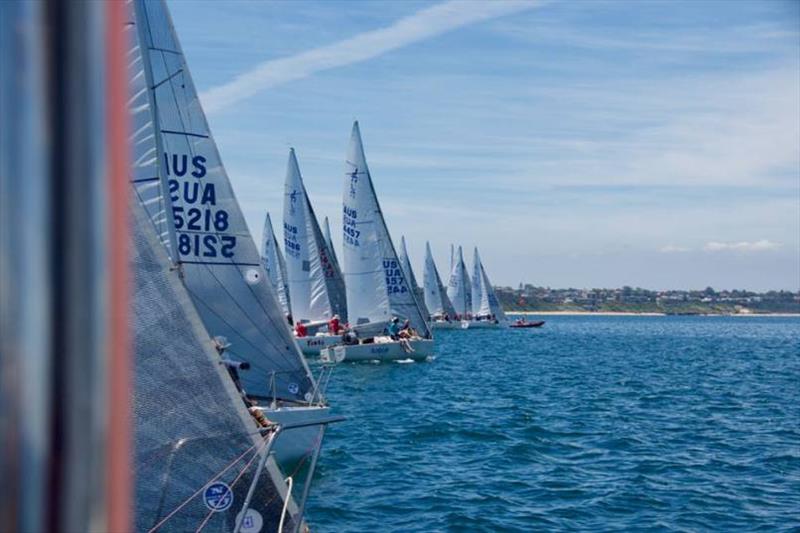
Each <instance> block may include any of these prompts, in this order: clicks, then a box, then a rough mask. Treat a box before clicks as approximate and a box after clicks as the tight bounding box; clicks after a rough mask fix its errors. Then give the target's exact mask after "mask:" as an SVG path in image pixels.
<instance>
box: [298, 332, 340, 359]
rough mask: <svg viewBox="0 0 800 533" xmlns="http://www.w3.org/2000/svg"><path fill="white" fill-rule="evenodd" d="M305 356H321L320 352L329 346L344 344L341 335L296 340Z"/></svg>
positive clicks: (316, 336) (315, 336)
mask: <svg viewBox="0 0 800 533" xmlns="http://www.w3.org/2000/svg"><path fill="white" fill-rule="evenodd" d="M295 340H296V341H297V345H298V346H299V347H300V351H301V352H303V355H319V353H320V351H321V350H323V349H324V348H328V347H329V346H335V345H336V344H341V343H342V336H341V335H314V336H313V337H297V338H296V339H295Z"/></svg>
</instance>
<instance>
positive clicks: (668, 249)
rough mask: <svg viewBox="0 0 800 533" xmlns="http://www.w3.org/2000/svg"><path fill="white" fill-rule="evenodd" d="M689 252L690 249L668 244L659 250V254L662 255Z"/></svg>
mask: <svg viewBox="0 0 800 533" xmlns="http://www.w3.org/2000/svg"><path fill="white" fill-rule="evenodd" d="M691 251H692V250H691V248H686V247H683V246H675V245H673V244H668V245H666V246H664V247H662V248H661V249H660V250H659V252H661V253H662V254H679V253H684V252H691Z"/></svg>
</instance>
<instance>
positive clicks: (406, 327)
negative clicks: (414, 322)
mask: <svg viewBox="0 0 800 533" xmlns="http://www.w3.org/2000/svg"><path fill="white" fill-rule="evenodd" d="M397 336H398V337H400V338H401V339H410V338H412V337H418V336H419V335H418V334H417V332H416V331H414V328H412V327H411V321H410V320H409V319H406V321H405V322H403V327H402V328H401V329H400V331H399V332H398V333H397Z"/></svg>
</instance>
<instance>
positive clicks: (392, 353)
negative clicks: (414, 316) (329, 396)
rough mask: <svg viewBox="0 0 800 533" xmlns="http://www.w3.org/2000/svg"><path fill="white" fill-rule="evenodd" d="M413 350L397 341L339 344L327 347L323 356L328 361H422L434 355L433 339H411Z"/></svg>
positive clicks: (322, 353)
mask: <svg viewBox="0 0 800 533" xmlns="http://www.w3.org/2000/svg"><path fill="white" fill-rule="evenodd" d="M410 344H411V348H412V349H413V350H414V351H413V352H410V353H409V352H407V351H405V350H404V349H403V346H402V345H401V344H400V343H399V342H397V341H388V342H375V343H370V344H352V345H339V346H334V347H331V348H326V349H324V350H323V351H322V352H321V354H320V355H321V358H322V360H323V361H325V362H328V363H340V362H344V361H351V362H358V361H404V360H407V359H413V360H415V361H422V360H425V359H427V358H428V357H430V356H432V355H433V348H434V344H433V340H429V339H418V340H412V341H410Z"/></svg>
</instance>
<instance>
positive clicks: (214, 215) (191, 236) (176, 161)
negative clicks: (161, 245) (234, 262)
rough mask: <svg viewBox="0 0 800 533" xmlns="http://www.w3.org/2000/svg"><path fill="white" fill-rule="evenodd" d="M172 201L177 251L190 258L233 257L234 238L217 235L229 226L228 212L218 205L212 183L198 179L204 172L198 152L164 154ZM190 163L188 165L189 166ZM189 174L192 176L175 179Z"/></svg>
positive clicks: (234, 248) (204, 160) (203, 161)
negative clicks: (195, 153) (189, 154)
mask: <svg viewBox="0 0 800 533" xmlns="http://www.w3.org/2000/svg"><path fill="white" fill-rule="evenodd" d="M164 158H165V160H166V165H167V176H175V178H171V179H169V195H170V199H171V200H172V218H173V220H174V221H175V234H176V236H177V241H178V252H179V253H180V255H181V256H182V257H189V258H201V259H202V258H206V259H213V258H225V259H232V258H233V257H234V256H235V254H236V237H235V236H233V235H220V233H222V232H225V231H227V230H228V228H229V227H230V216H229V214H228V211H226V210H225V209H222V208H218V207H217V193H216V189H215V184H214V183H208V182H206V183H203V182H200V181H199V179H200V178H202V177H204V176H205V175H206V166H205V163H206V158H205V157H203V156H201V155H196V156H194V157H191V158H190V157H189V156H187V155H185V154H184V155H178V154H172V157H170V156H169V154H164ZM189 163H191V168H189ZM187 173H188V174H189V175H190V176H191V177H192V178H195V179H191V178H189V179H185V180H180V181H179V180H178V179H177V178H182V177H183V176H186V174H187Z"/></svg>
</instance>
